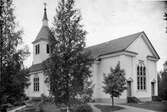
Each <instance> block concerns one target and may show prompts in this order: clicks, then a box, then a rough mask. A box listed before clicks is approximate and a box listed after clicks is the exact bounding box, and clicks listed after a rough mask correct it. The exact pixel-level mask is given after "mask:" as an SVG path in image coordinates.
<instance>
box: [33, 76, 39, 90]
mask: <svg viewBox="0 0 167 112" xmlns="http://www.w3.org/2000/svg"><path fill="white" fill-rule="evenodd" d="M39 83H40V81H39V77H34V78H33V90H34V92H39V90H40V89H39V87H40V85H39Z"/></svg>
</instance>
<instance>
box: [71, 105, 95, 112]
mask: <svg viewBox="0 0 167 112" xmlns="http://www.w3.org/2000/svg"><path fill="white" fill-rule="evenodd" d="M74 112H93V110H92V108H91V107H90V106H89V105H88V104H85V105H80V106H78V107H77V108H76V109H75V111H74Z"/></svg>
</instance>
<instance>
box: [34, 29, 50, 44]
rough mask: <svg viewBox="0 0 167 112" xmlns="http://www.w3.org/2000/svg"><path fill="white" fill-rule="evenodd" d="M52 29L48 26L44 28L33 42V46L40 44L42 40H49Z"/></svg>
mask: <svg viewBox="0 0 167 112" xmlns="http://www.w3.org/2000/svg"><path fill="white" fill-rule="evenodd" d="M49 35H50V29H49V27H48V26H42V27H41V29H40V31H39V33H38V35H37V37H36V38H35V40H34V41H33V42H32V43H33V44H34V43H36V42H39V41H40V40H49Z"/></svg>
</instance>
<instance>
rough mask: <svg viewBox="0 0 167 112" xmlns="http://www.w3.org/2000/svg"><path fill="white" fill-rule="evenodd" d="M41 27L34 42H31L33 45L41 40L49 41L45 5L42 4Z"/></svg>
mask: <svg viewBox="0 0 167 112" xmlns="http://www.w3.org/2000/svg"><path fill="white" fill-rule="evenodd" d="M42 23H43V24H42V27H41V29H40V31H39V33H38V35H37V37H36V38H35V40H34V41H33V42H32V43H33V44H34V43H36V42H39V41H41V40H45V41H47V40H49V35H50V29H49V27H48V18H47V12H46V3H44V15H43V19H42Z"/></svg>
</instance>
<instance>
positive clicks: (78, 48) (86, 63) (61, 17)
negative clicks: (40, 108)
mask: <svg viewBox="0 0 167 112" xmlns="http://www.w3.org/2000/svg"><path fill="white" fill-rule="evenodd" d="M56 12H57V15H56V16H55V17H54V22H53V25H54V27H53V28H52V31H51V32H52V35H53V36H51V38H50V46H51V54H50V58H49V59H48V60H47V61H45V62H44V67H45V71H46V72H45V73H46V75H47V76H48V78H49V80H48V81H49V83H50V92H51V94H52V95H54V98H55V103H61V104H62V103H64V104H65V105H67V107H69V106H70V104H71V103H72V102H71V101H72V100H74V99H75V98H76V96H77V95H78V94H79V93H80V92H81V91H82V90H83V89H84V81H85V80H87V79H88V78H90V76H91V75H90V73H91V71H90V69H89V68H90V66H91V63H92V59H91V58H90V56H89V53H87V52H84V47H85V36H86V31H85V30H83V26H82V25H81V24H80V20H81V15H80V12H79V10H77V9H75V7H74V0H66V1H65V0H61V1H60V2H59V4H58V8H57V10H56ZM54 37H55V38H54Z"/></svg>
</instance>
